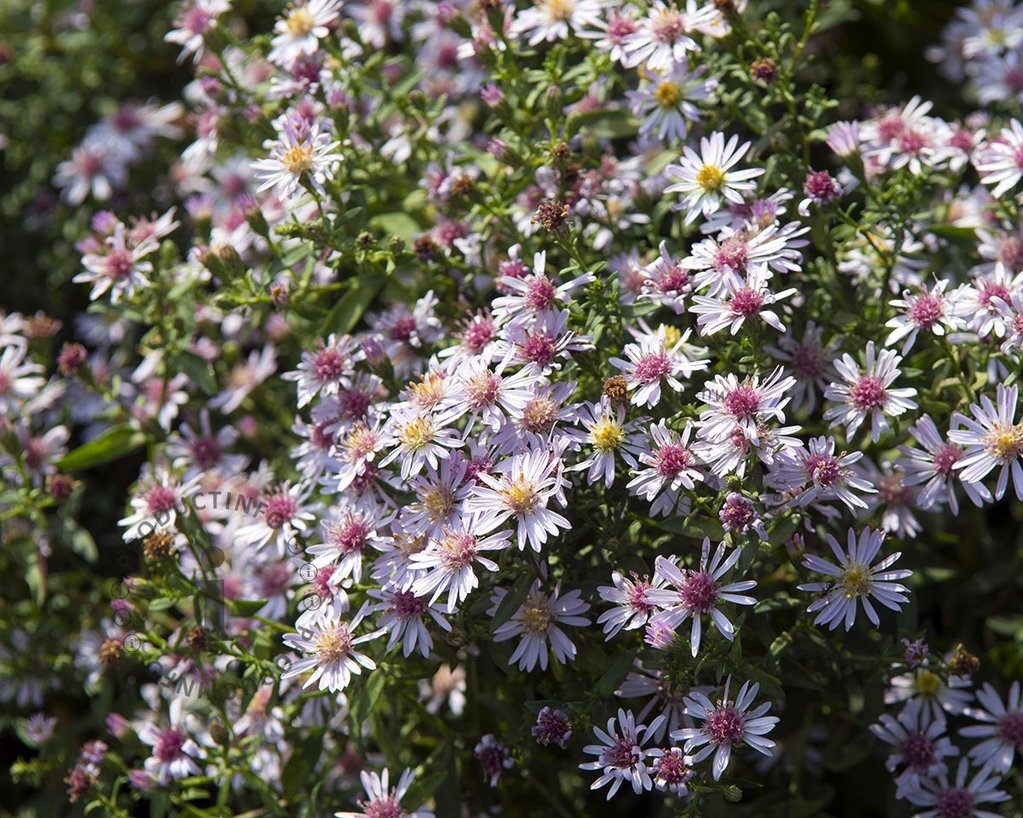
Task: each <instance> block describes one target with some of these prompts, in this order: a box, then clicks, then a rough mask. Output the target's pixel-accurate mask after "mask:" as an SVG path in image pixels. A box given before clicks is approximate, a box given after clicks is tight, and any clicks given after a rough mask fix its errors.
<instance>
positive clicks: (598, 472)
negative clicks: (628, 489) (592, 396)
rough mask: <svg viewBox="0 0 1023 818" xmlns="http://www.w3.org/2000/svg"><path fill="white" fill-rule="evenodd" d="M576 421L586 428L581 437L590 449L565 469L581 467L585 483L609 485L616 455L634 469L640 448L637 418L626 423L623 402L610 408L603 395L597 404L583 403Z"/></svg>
mask: <svg viewBox="0 0 1023 818" xmlns="http://www.w3.org/2000/svg"><path fill="white" fill-rule="evenodd" d="M579 422H580V423H581V424H582V426H583V428H584V429H585V430H586V431H585V436H584V437H583V440H584V441H585V443H586V444H587V445H588V446H590V447H591V452H590V454H589V456H588V457H586V458H585V459H584V460H582V461H580V462H579V463H577V464H575V465H574V466H572V467H571V468H570V469H568V471H584V470H585V471H586V481H587V482H588V483H597V482H600V481H603V483H604V485H605V486H606V487H608V488H610V487H611V484H612V483H614V479H615V459H616V456H617V457H621V459H622V460H624V461H625V463H626V464H627V465H628V466H629V467H631V468H636V466H637V465H638V463H637V462H636V457H637V456H638V455H639V453H640V452H641V451H642V444H641V442H640V441H641V438H640V436H639V433H638V430H639V427H640V423H641V421H639V420H632V421H628V422H626V420H625V406H624V405H623V404H618V406H616V407H612V406H611V402H610V401H609V400H607V399H606V398H604V399H602V400H601V402H600V403H599V404H598V403H590V404H584V405H583V407H582V409H581V410H580V412H579Z"/></svg>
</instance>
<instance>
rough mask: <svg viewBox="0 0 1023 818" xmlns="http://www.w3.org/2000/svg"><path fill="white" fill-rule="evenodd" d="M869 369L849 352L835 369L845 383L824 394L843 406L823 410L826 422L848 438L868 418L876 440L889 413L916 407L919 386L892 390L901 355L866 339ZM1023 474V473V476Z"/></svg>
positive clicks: (894, 413)
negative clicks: (842, 430)
mask: <svg viewBox="0 0 1023 818" xmlns="http://www.w3.org/2000/svg"><path fill="white" fill-rule="evenodd" d="M866 358H867V364H866V368H865V369H863V370H861V369H860V367H859V365H858V364H857V363H856V361H855V360H853V357H852V356H851V355H849V354H846V355H843V356H842V358H841V359H839V360H837V361H835V369H837V370H838V374H839V375H841V376H842V378H843V380H844V381H845V382H844V383H832V384H831V386H829V387H828V389H827V390H826V391H825V393H824V397H825V398H827V399H828V400H831V401H837V402H839V403H840V404H841V405H839V406H833V407H832V408H831V409H828V410H827V411H826V412H825V413H824V419H825V420H827V421H837V422H839V423H841V424H844V425H845V431H846V436H847V437H850V438H851V437H852V435H853V434H854V433H855V431H856V430H857V429H858V428H859V427H860V424H861V423H863V421H864V420H866V419H867V418H868V417H869V418H870V439H871V440H873V441H874V442H875V443H877V441H878V440H880V439H881V433H882V432H883V431H886V430H887V429H888V428H889V427H888V421H887V419H886V416H890V417H898V416H899V415H901V414H903V413H905V412H907V411H909V410H910V409H916V407H917V404H916V401H914V400H912V398H913V396H914V395H916V389H913V388H911V387H910V388H903V389H892V388H891V385H892V383H893V382H894V381H895V379H896V378H897V377H898V376H899V374H900V373H901V370H900V369H899V368H898V366H899V363H900V362H901V361H902V358H901V357H900V356H899V355H896V354H895V352H894V351H892V350H890V349H883V350H881V353H880V354H879V355H876V356H875V353H874V342H873V341H868V342H867V351H866ZM1021 477H1023V475H1021Z"/></svg>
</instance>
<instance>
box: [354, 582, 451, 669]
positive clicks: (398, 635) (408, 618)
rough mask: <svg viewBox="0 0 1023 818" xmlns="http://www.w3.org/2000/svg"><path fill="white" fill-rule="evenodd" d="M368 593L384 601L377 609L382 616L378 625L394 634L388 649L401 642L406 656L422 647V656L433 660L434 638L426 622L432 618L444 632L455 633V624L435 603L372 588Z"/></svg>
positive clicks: (404, 592)
mask: <svg viewBox="0 0 1023 818" xmlns="http://www.w3.org/2000/svg"><path fill="white" fill-rule="evenodd" d="M368 593H369V596H370V597H372V598H373V599H379V600H380V602H379V604H377V605H376V606H374V608H373V610H375V611H376V612H378V613H380V614H381V616H380V618H379V620H378V624H379V625H380V627H381V628H382V629H383V630H385V631H387V632H388V633H389V634H390V637H389V638H388V640H387V647H386V650H391V648H393V647H394V646H395V645H397V644H398V643H399V642H400V643H401V653H402V655H403V656H410V655H411V654H412V652H413V651H414V650H416V649H417V648H418V649H419V653H420V655H421V656H422V657H423V658H424V659H429V658H430V654H431V652H432V651H433V637H431V636H430V632H429V631H428V630H427V629H426V622H425V621H424V619H425V618H426V617H427V616H429V617H430V618H431V619H432V620H433V621H434V623H435V624H436V625H437V626H438V627H439V628H440V629H441V630H444V631H450V630H451V625H450V624H448V621H447V620H446V619H445V618H444V617H443V616H442V615H441V612H440V611H439V610H436V609H435V608H434V605H433V603H431V602H429V601H427V600H426V599H423V598H422V597H417V596H416V595H415V594H414V593H413V592H412V591H401V590H395V589H394V588H383V589H376V588H372V589H370V591H369V592H368Z"/></svg>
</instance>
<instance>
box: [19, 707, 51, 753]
mask: <svg viewBox="0 0 1023 818" xmlns="http://www.w3.org/2000/svg"><path fill="white" fill-rule="evenodd" d="M56 726H57V717H56V716H48V715H47V714H46V713H33V714H32V715H31V716H29V717H28V719H27V720H26V721H25V735H26V736H27V737H28V739H29V740H30V741H31V742H32V743H33V744H35V745H36V746H37V747H38V746H39V745H41V744H45V743H46V742H47V741H49V740H50V738H51V737H52V736H53V730H54V728H55V727H56Z"/></svg>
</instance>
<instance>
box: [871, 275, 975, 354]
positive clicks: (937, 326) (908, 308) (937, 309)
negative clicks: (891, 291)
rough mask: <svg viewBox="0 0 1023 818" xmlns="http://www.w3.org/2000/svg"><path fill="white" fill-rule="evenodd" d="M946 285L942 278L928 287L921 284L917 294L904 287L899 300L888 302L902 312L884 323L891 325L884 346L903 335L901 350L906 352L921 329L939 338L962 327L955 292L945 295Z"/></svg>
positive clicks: (895, 341) (963, 323)
mask: <svg viewBox="0 0 1023 818" xmlns="http://www.w3.org/2000/svg"><path fill="white" fill-rule="evenodd" d="M947 287H948V281H947V280H945V279H943V280H941V281H939V282H937V283H936V284H935V285H934V286H933V287H932V288H931V289H930V290H927V289H924V288H922V287H921V288H920V290H919V291H918V292H916V293H913V292H910V291H909V290H907V291H906V292H904V293H903V294H902V298H901V299H897V300H894V301H892V302H891V305H892V306H893V307H895V308H896V309H897V310H899V311H900V312H901V314H900V315H896V316H895V317H894V318H892V319H890V320H889V321H888V323H887V324H885V326H886V327H891V328H892V331H891V332H889V333H888V337H887V338H885V339H884V343H885V346H892V345H893V344H897V343H898V342H899V341H901V340H902V339H903V338H905V342H904V343H903V345H902V350H901V353H902V354H903V355H908V354H909V350H910V349H912V348H913V343H914V341H916V336H917V335H918V334H919V333H920V331H921V330H923V331H924V332H931V333H933V334H934V335H937V336H938V337H939V338H940V337H943V336H944V335H945V333H946V332H954V331H956V330H959V329H962V328H963V327H965V326H966V321H965V320H964V319H963V318H962V316H961V315H960V314H959V311H960V307H959V304H958V303H957V296H958V291H956V290H953V291H952V292H951V293H948V294H947V295H946V293H945V289H946V288H947Z"/></svg>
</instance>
